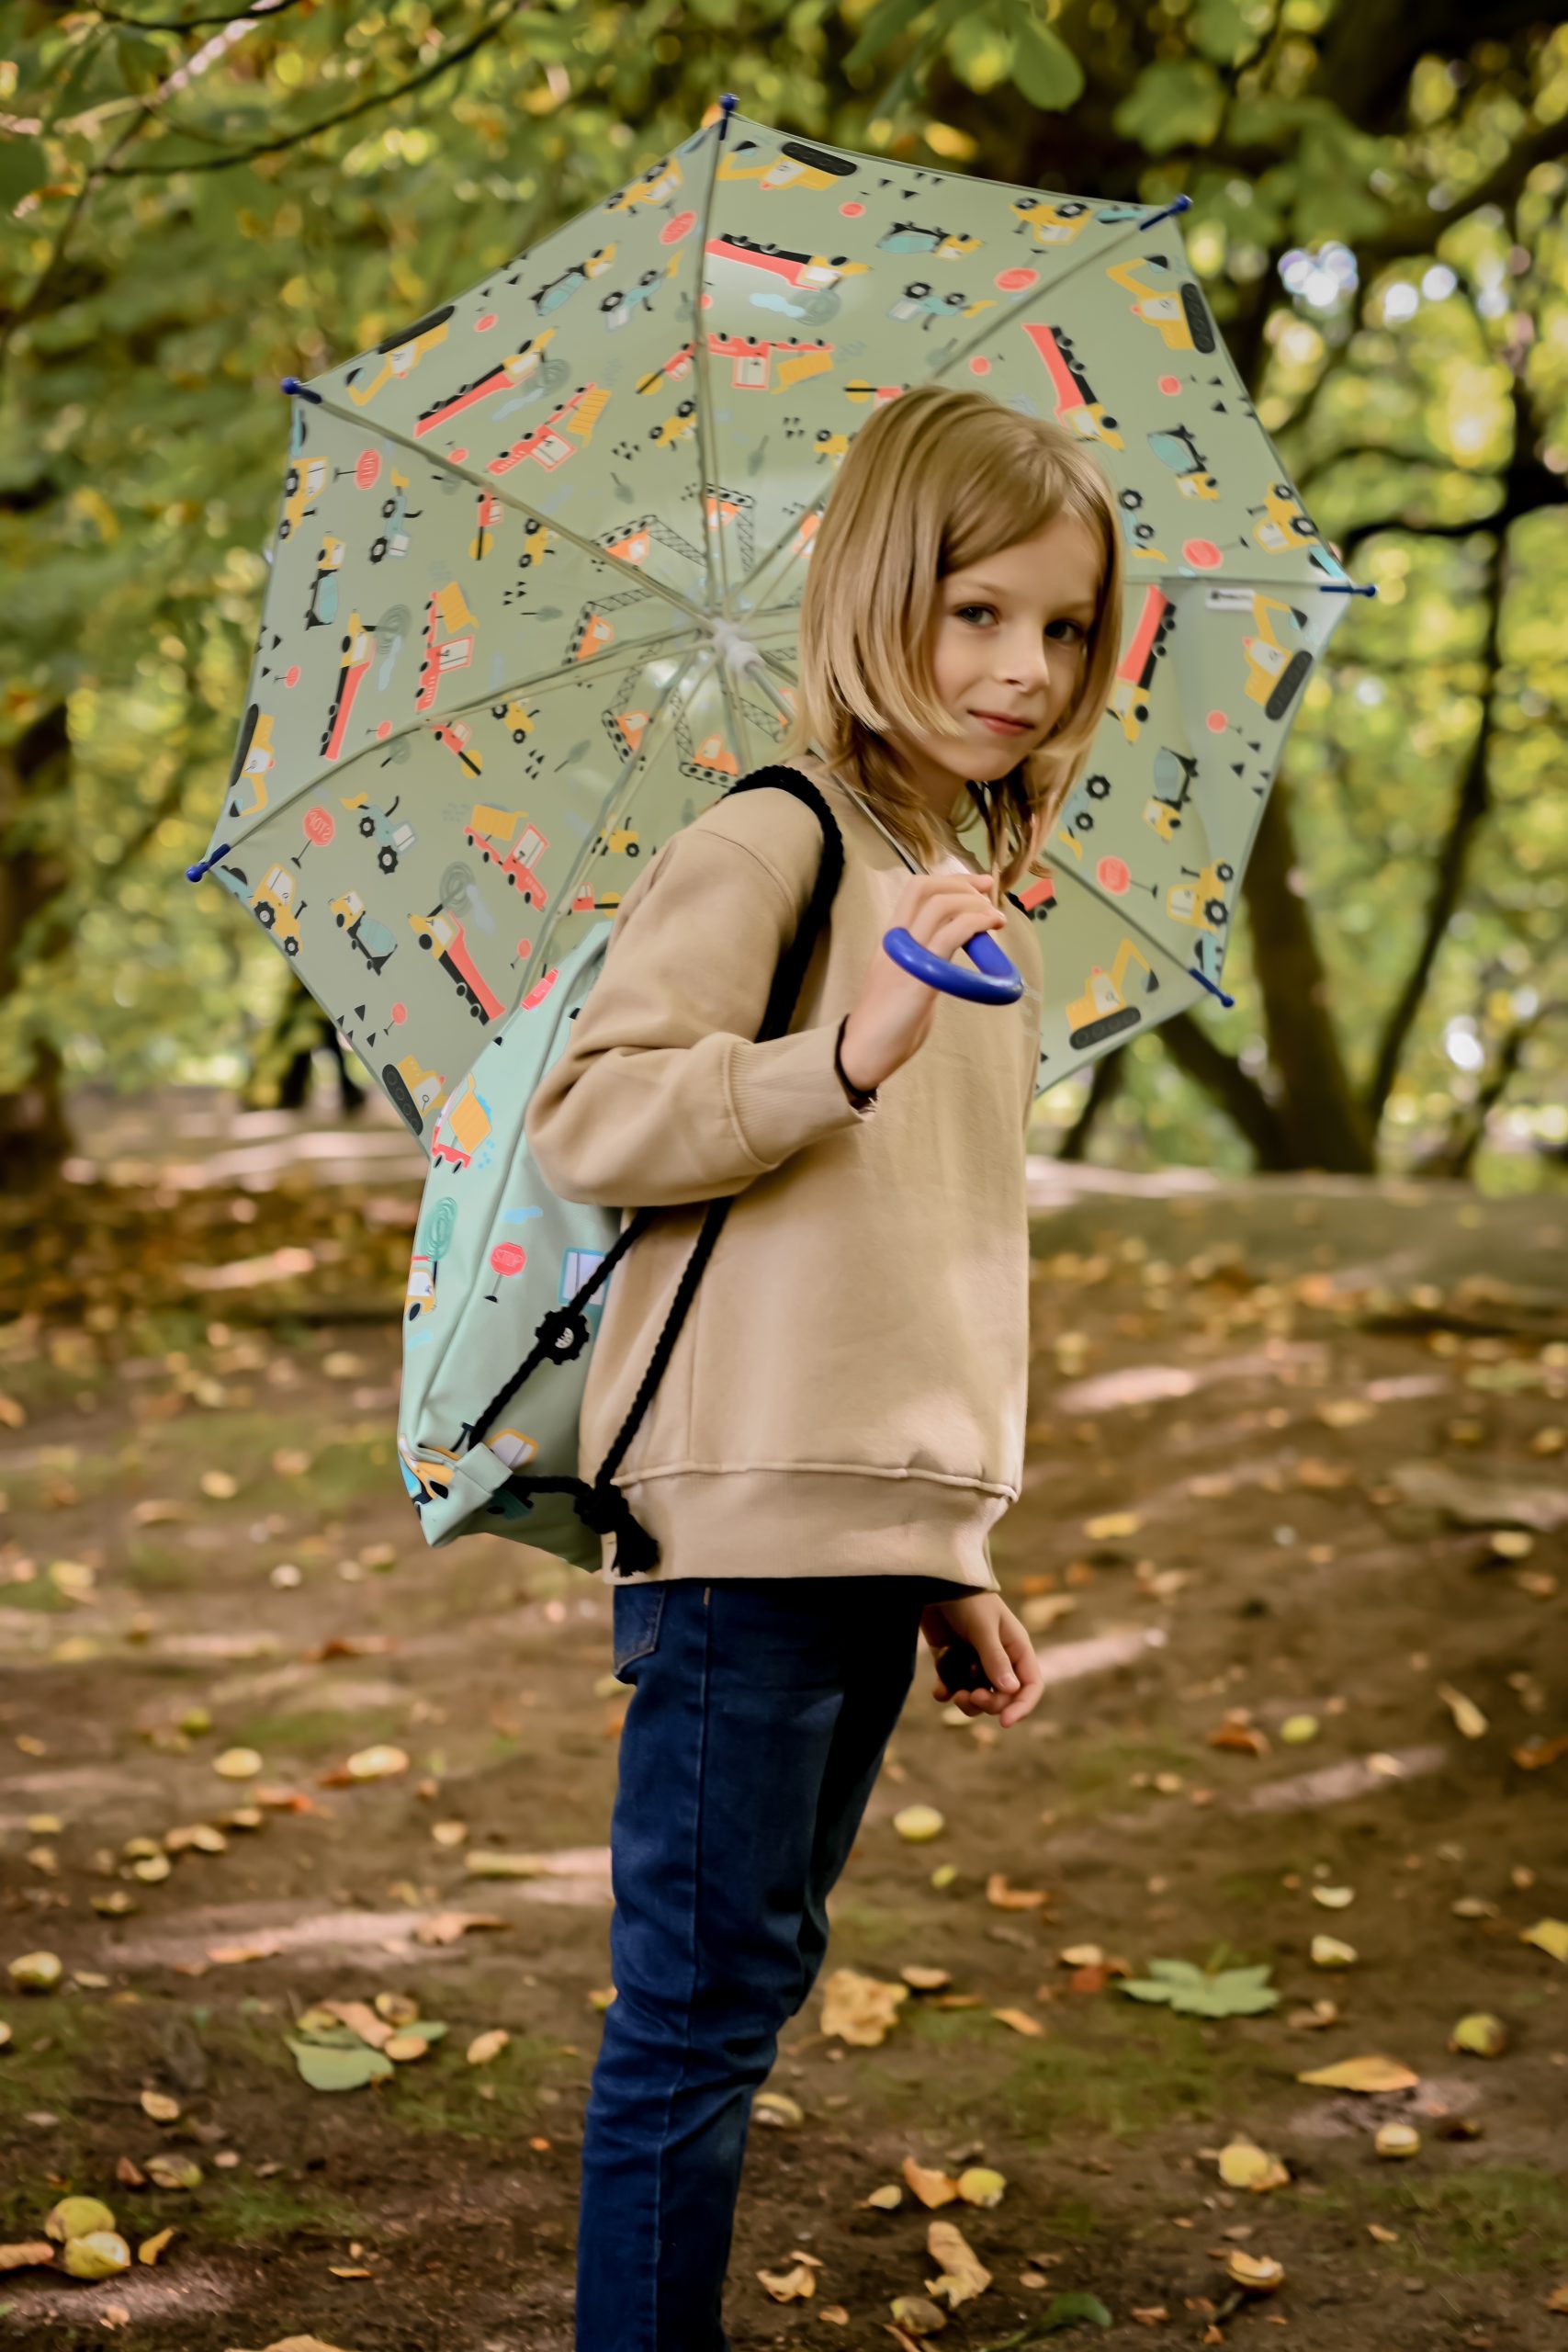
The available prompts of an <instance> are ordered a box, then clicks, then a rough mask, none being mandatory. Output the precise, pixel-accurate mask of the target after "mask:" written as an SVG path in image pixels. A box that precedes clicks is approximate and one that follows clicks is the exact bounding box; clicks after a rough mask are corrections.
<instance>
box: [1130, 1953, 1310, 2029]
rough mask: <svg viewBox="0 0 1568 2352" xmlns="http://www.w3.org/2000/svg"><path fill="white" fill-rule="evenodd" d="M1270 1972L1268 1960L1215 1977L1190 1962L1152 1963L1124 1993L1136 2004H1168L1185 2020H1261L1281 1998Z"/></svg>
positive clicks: (1218, 1974)
mask: <svg viewBox="0 0 1568 2352" xmlns="http://www.w3.org/2000/svg"><path fill="white" fill-rule="evenodd" d="M1268 1976H1269V1962H1267V1961H1265V1962H1263V1963H1262V1964H1261V1965H1260V1966H1259V1965H1253V1966H1251V1967H1247V1968H1226V1969H1222V1970H1220V1971H1219V1972H1218V1973H1215V1974H1213V1975H1211V1974H1209V1973H1205V1971H1204V1970H1202V1969H1201V1968H1199V1967H1197V1966H1195V1965H1194V1963H1193V1962H1191V1961H1190V1960H1151V1961H1150V1962H1149V1973H1148V1974H1147V1975H1146V1976H1138V1977H1133V1978H1131V1979H1129V1980H1127V1981H1125V1982H1124V1983H1123V1984H1122V1991H1123V1993H1128V1994H1130V1995H1131V1996H1132V1997H1133V1999H1134V2001H1168V2002H1169V2003H1170V2006H1171V2007H1172V2008H1173V2009H1174V2010H1176V2011H1178V2012H1179V2015H1181V2016H1182V2017H1192V2018H1251V2017H1258V2015H1260V2013H1261V2012H1262V2011H1263V2010H1264V2009H1271V2008H1273V2007H1275V2005H1276V2003H1277V2002H1278V2001H1279V1998H1280V1996H1279V1994H1278V1993H1277V1992H1275V1991H1274V1989H1273V1988H1272V1986H1271V1985H1269V1983H1268V1981H1267V1980H1268Z"/></svg>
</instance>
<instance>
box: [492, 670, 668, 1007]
mask: <svg viewBox="0 0 1568 2352" xmlns="http://www.w3.org/2000/svg"><path fill="white" fill-rule="evenodd" d="M705 650H706V649H705V647H703V646H701V645H695V646H694V647H693V648H692V649H691V651H690V652H689V653H688V654H687V656H686V659H685V661H684V662H682V665H681V667H680V668H679V669H678V670H677V671H676V673H675V674H674V676H673V677H672V678H671V679H670V680H669V682H668V683H667V684H666V685H665V687H664V690H663V692H662V693H661V694H660V697H659V700H658V701H657V702H656V703H655V704H654V706H653V708H652V709H651V710H650V711H649V714H648V725H647V726H646V727H645V728H644V729H643V730H642V741H640V742H639V743H638V745H637V749H636V751H634V752H628V753H627V755H626V758H625V759H624V760H623V761H622V763H621V771H620V774H619V775H617V776H616V778H615V783H614V784H613V785H612V786H611V787H610V789H609V791H608V792H607V793H606V794H605V795H604V798H603V800H602V801H601V802H600V804H599V815H598V820H597V831H599V832H600V833H603V831H604V820H605V818H606V816H607V815H608V814H609V813H610V812H611V811H613V810H614V809H615V808H616V807H617V806H618V805H619V803H620V800H621V798H622V797H623V796H624V794H625V791H626V785H627V783H628V782H629V781H630V779H631V776H632V775H633V774H634V772H635V771H636V768H637V763H638V761H639V760H642V759H644V758H646V756H647V754H648V751H649V744H650V743H651V741H652V739H653V731H654V729H655V728H656V727H657V726H658V724H659V722H660V718H662V717H663V715H664V711H665V708H666V707H667V705H668V704H669V702H670V700H671V696H672V695H674V694H675V693H676V691H677V689H678V688H679V687H680V686H681V685H682V684H684V682H685V679H686V676H687V673H689V671H690V669H691V666H692V663H693V662H694V661H698V660H700V659H701V657H702V655H703V653H704V652H705ZM592 854H593V851H592V839H591V836H589V835H586V834H585V835H584V837H583V842H582V847H581V850H579V852H578V854H577V862H576V864H575V865H573V866H571V867H570V870H569V872H568V874H567V876H566V878H565V880H564V881H563V883H562V884H561V887H560V889H559V892H558V909H559V908H560V907H562V906H564V907H565V908H566V909H567V910H569V911H570V905H571V900H572V898H573V897H574V895H575V893H576V890H577V886H578V883H579V881H580V880H581V876H582V875H583V873H584V871H585V870H586V868H587V865H588V861H589V859H590V858H591V857H592ZM656 854H657V853H656ZM561 921H562V916H561V914H560V912H559V911H558V912H557V915H556V920H555V922H553V923H552V922H545V923H543V924H542V925H541V926H540V931H539V942H538V945H537V946H536V948H535V950H534V952H533V954H532V955H531V956H529V958H528V961H527V963H526V965H525V967H524V970H523V978H522V983H521V985H520V986H519V988H518V990H517V997H516V1001H517V1002H518V1003H521V1002H522V1001H523V999H524V998H525V996H526V995H527V993H528V991H529V989H531V988H532V987H533V985H534V982H535V981H536V979H537V978H538V976H539V974H540V972H541V971H542V969H543V968H544V965H545V960H546V957H547V955H548V953H549V948H550V944H551V942H552V940H553V938H554V936H555V933H556V931H557V930H558V927H559V925H560V922H561Z"/></svg>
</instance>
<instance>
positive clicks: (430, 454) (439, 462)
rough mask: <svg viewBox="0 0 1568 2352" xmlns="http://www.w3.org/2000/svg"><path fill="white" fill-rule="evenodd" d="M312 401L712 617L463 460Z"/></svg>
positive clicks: (687, 608) (319, 396)
mask: <svg viewBox="0 0 1568 2352" xmlns="http://www.w3.org/2000/svg"><path fill="white" fill-rule="evenodd" d="M312 399H313V400H314V401H318V402H319V403H320V405H321V407H322V408H323V409H325V411H326V413H327V414H328V415H329V416H335V417H336V418H337V419H338V422H339V423H340V424H352V425H353V426H354V427H355V430H356V431H358V432H361V433H367V432H368V433H375V434H379V435H381V437H382V438H383V439H384V440H387V441H395V442H396V443H397V444H398V446H399V447H400V448H403V449H407V450H409V451H411V452H412V455H413V456H414V457H416V458H423V460H424V462H425V463H426V464H427V465H433V466H444V467H445V468H446V471H447V472H448V473H451V474H456V475H457V479H458V481H466V482H468V484H469V485H470V487H471V488H473V489H474V490H482V491H484V492H487V493H488V494H489V495H490V496H491V498H499V499H500V501H501V503H502V505H503V506H510V507H511V508H512V509H513V513H514V514H518V515H528V516H529V518H530V519H531V520H532V521H534V522H536V523H542V524H543V525H544V526H545V527H546V529H547V530H550V531H554V533H555V534H556V536H557V537H558V538H562V539H570V542H571V544H572V546H573V547H575V548H581V550H582V552H583V554H584V555H591V556H594V557H596V558H597V560H599V562H601V563H607V564H610V565H612V566H613V567H614V568H615V570H616V571H624V572H625V573H626V577H627V579H628V580H635V581H636V582H637V584H638V585H639V586H640V587H643V588H649V589H651V590H652V591H653V593H654V594H655V595H656V596H662V597H663V598H664V600H665V602H666V603H667V604H671V605H679V606H680V607H681V610H682V612H683V613H689V614H690V615H691V616H692V618H693V619H694V620H699V621H705V620H706V619H707V618H708V615H707V614H706V613H705V611H704V610H703V607H702V606H701V605H694V604H693V602H692V600H691V598H690V597H689V596H683V595H682V594H681V591H680V590H679V589H678V588H671V586H670V585H669V584H668V582H665V581H662V580H660V578H659V576H658V574H657V573H656V572H649V571H644V570H643V568H642V567H641V565H640V564H636V563H628V562H627V561H626V558H625V556H619V555H612V554H611V552H610V550H609V548H602V547H601V546H600V545H599V544H598V542H597V540H594V539H585V538H584V537H582V534H581V532H580V531H574V530H573V529H572V528H571V527H570V524H566V523H562V522H561V521H559V520H558V517H557V516H556V515H547V514H546V513H545V512H544V510H543V508H542V507H538V506H530V505H529V503H528V502H527V500H526V499H525V498H519V497H518V496H517V494H516V492H514V491H511V490H508V489H507V488H506V486H505V485H504V483H502V482H499V481H494V480H492V479H491V477H490V476H489V475H486V474H476V473H475V472H474V471H473V470H472V469H471V468H469V467H468V466H465V465H464V464H463V463H462V462H461V461H460V459H458V458H448V457H447V456H446V455H445V453H444V452H443V451H441V450H440V449H427V448H425V447H423V444H422V443H421V442H418V441H415V440H414V439H413V438H412V435H409V434H407V433H400V431H399V430H398V428H397V426H396V425H393V424H376V423H374V422H373V421H372V420H371V419H370V418H369V417H367V416H355V414H354V413H353V412H352V411H351V410H349V409H346V408H343V407H340V406H339V404H338V402H337V401H333V400H329V399H328V398H327V397H326V395H325V393H323V392H318V393H314V394H312Z"/></svg>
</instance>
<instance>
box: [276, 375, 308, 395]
mask: <svg viewBox="0 0 1568 2352" xmlns="http://www.w3.org/2000/svg"><path fill="white" fill-rule="evenodd" d="M304 389H305V387H304V386H303V384H301V382H300V381H299V377H298V376H285V378H284V379H283V381H282V383H281V384H280V385H279V386H278V390H279V391H284V392H302V391H303V390H304Z"/></svg>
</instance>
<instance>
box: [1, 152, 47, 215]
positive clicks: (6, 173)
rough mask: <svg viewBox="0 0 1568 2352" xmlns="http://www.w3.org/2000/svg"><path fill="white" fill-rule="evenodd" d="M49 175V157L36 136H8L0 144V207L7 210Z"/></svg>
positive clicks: (30, 192)
mask: <svg viewBox="0 0 1568 2352" xmlns="http://www.w3.org/2000/svg"><path fill="white" fill-rule="evenodd" d="M48 176H49V168H48V157H47V156H46V155H45V153H44V152H43V143H42V141H40V140H37V139H8V140H6V143H5V145H4V146H3V147H0V209H4V210H5V211H6V212H7V213H9V212H12V211H14V210H15V209H16V207H17V205H18V204H20V202H21V200H22V198H23V197H24V196H30V195H31V194H32V191H33V190H34V188H35V187H42V186H43V184H44V181H45V180H46V179H47V178H48Z"/></svg>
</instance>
